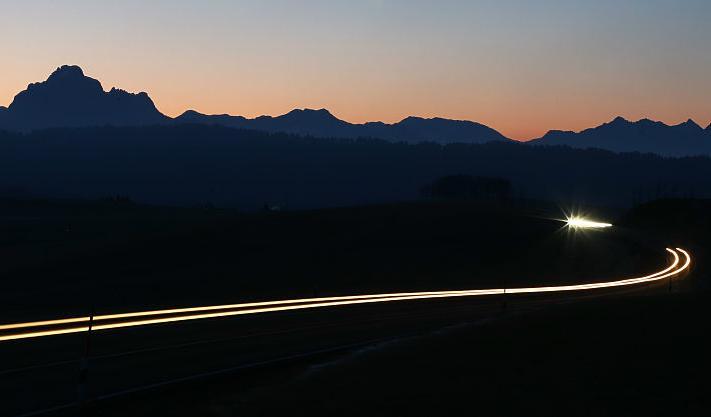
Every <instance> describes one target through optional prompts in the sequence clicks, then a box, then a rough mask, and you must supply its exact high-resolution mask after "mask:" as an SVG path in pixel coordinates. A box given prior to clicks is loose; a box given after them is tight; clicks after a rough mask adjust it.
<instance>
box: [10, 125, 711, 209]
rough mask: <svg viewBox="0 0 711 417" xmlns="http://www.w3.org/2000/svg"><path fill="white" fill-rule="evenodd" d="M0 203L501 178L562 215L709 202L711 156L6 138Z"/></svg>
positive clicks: (367, 199)
mask: <svg viewBox="0 0 711 417" xmlns="http://www.w3.org/2000/svg"><path fill="white" fill-rule="evenodd" d="M0 167H1V169H0V172H2V175H0V197H2V196H3V195H5V196H7V197H8V198H9V197H12V198H22V197H23V196H24V197H27V196H29V197H32V196H34V197H52V198H71V199H97V198H106V197H116V196H120V197H122V198H126V199H130V200H132V201H135V202H137V203H149V204H157V205H183V206H196V205H200V206H217V207H236V208H240V209H245V210H254V209H259V208H262V207H264V206H265V205H267V204H268V205H277V206H280V207H282V208H285V209H302V208H315V207H334V206H351V205H362V204H371V203H388V202H397V201H408V200H413V199H418V198H421V197H423V196H424V195H428V194H429V195H430V196H432V194H431V193H424V194H423V191H425V190H426V187H427V186H428V185H430V184H433V182H434V181H436V180H437V179H438V178H443V177H446V176H451V175H455V176H470V177H487V178H501V179H505V180H508V181H510V183H511V184H512V190H511V193H510V194H511V197H512V198H513V199H518V198H519V197H525V198H532V199H541V200H550V201H555V202H557V203H559V204H561V206H562V207H564V208H572V207H579V206H586V205H591V204H592V205H610V206H628V205H632V204H635V203H639V202H641V201H647V200H650V199H655V198H660V197H704V198H707V197H711V158H708V157H692V158H663V157H660V156H658V155H651V154H617V153H614V152H610V151H603V150H597V149H596V150H583V149H572V148H569V147H563V146H555V147H543V146H528V145H525V144H520V143H514V142H490V143H486V144H447V145H438V144H433V143H421V144H408V143H404V142H397V143H395V142H390V141H384V140H379V139H356V140H353V139H338V138H335V139H334V138H309V137H301V136H296V135H288V134H283V133H268V132H260V131H256V130H240V129H234V128H228V127H223V126H207V125H199V124H191V125H165V126H145V127H101V128H72V129H50V130H42V131H35V132H32V133H29V134H20V133H14V132H0ZM423 188H425V189H423Z"/></svg>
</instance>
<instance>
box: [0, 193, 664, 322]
mask: <svg viewBox="0 0 711 417" xmlns="http://www.w3.org/2000/svg"><path fill="white" fill-rule="evenodd" d="M605 216H606V218H608V217H614V216H612V215H607V213H605V215H603V217H605ZM562 217H563V214H562V212H561V210H560V209H558V208H557V207H551V206H546V205H541V204H532V203H527V204H523V203H518V204H509V205H496V204H474V203H472V204H466V203H458V204H457V203H447V204H445V203H442V204H438V203H403V204H399V205H388V206H370V207H361V208H344V209H329V210H317V211H304V212H278V213H254V214H242V213H238V212H232V211H227V210H219V209H167V208H156V207H142V206H134V205H131V204H128V203H121V202H94V203H71V202H64V203H62V202H59V203H57V202H54V203H49V202H24V203H20V202H5V203H4V204H3V205H2V207H1V208H0V258H2V259H3V262H2V264H0V274H1V276H2V277H3V291H2V292H0V306H1V307H0V309H2V314H3V317H4V318H5V320H4V321H5V322H7V321H11V320H16V319H17V320H24V319H27V318H30V319H34V318H45V317H58V316H68V315H84V314H87V313H88V312H89V311H91V309H92V308H93V309H94V310H95V311H96V312H97V313H102V312H117V311H131V310H140V309H145V308H160V307H174V306H199V305H210V304H221V303H232V302H239V301H245V300H261V299H274V298H282V297H287V298H290V297H295V296H321V295H331V294H338V295H347V294H355V293H377V292H391V291H418V290H444V289H476V288H487V287H499V286H516V285H521V286H527V285H534V284H560V283H572V282H584V281H593V280H599V279H608V278H617V277H621V276H635V275H637V274H639V273H642V272H647V271H654V270H657V269H658V267H660V266H661V265H664V264H665V263H666V262H667V258H666V255H665V253H664V251H663V249H664V245H665V243H661V242H660V243H659V244H657V243H654V244H650V243H649V242H645V241H644V240H643V239H641V236H639V235H637V234H636V233H635V232H633V231H630V230H626V229H625V228H619V229H612V230H610V231H605V232H599V233H570V232H569V231H568V230H566V229H564V228H563V227H562V226H563V223H561V222H559V221H555V220H551V219H555V218H562Z"/></svg>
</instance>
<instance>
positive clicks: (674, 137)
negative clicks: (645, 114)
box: [529, 117, 711, 156]
mask: <svg viewBox="0 0 711 417" xmlns="http://www.w3.org/2000/svg"><path fill="white" fill-rule="evenodd" d="M529 143H530V144H534V145H567V146H571V147H574V148H599V149H606V150H610V151H614V152H651V153H656V154H659V155H665V156H691V155H709V154H711V126H709V127H707V128H706V129H703V128H702V127H701V126H699V125H698V124H696V123H695V122H694V121H693V120H691V119H689V120H688V121H686V122H684V123H681V124H678V125H673V126H669V125H667V124H664V123H662V122H655V121H652V120H649V119H642V120H639V121H636V122H631V121H629V120H626V119H624V118H622V117H617V118H615V119H614V120H613V121H611V122H609V123H605V124H603V125H600V126H598V127H594V128H590V129H586V130H583V131H581V132H566V131H558V130H553V131H550V132H548V133H546V135H545V136H543V137H542V138H540V139H536V140H533V141H531V142H529Z"/></svg>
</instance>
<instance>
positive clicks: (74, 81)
mask: <svg viewBox="0 0 711 417" xmlns="http://www.w3.org/2000/svg"><path fill="white" fill-rule="evenodd" d="M163 124H174V125H181V124H202V125H219V126H224V127H231V128H237V129H247V130H257V131H264V132H269V133H288V134H295V135H299V136H311V137H317V138H377V139H384V140H387V141H391V142H407V143H419V142H436V143H440V144H447V143H485V142H490V141H504V142H506V141H509V140H508V139H507V138H506V137H505V136H503V135H502V134H501V133H499V132H498V131H496V130H494V129H492V128H490V127H488V126H485V125H483V124H480V123H476V122H472V121H467V120H451V119H444V118H439V117H435V118H422V117H414V116H410V117H406V118H405V119H403V120H401V121H400V122H397V123H392V124H389V123H383V122H366V123H362V124H358V123H349V122H347V121H344V120H341V119H339V118H337V117H336V116H334V115H333V114H331V113H330V112H329V111H328V110H326V109H318V110H314V109H308V108H306V109H295V110H292V111H290V112H288V113H286V114H284V115H281V116H259V117H256V118H253V119H249V118H246V117H242V116H232V115H228V114H217V115H206V114H202V113H199V112H197V111H195V110H188V111H186V112H185V113H183V114H181V115H180V116H178V117H176V118H170V117H168V116H166V115H164V114H162V113H161V112H160V111H158V109H157V108H156V107H155V104H154V103H153V101H152V100H151V98H150V97H149V96H148V94H147V93H145V92H140V93H136V94H134V93H129V92H127V91H125V90H122V89H119V88H115V87H114V88H112V89H111V90H109V91H108V92H106V91H104V89H103V87H102V85H101V83H100V82H99V81H98V80H96V79H94V78H91V77H88V76H86V75H85V74H84V71H83V70H82V69H81V68H80V67H78V66H72V65H64V66H61V67H59V68H57V69H56V70H55V71H54V72H53V73H52V74H51V75H50V76H49V77H48V78H47V80H46V81H43V82H38V83H32V84H30V85H28V86H27V89H26V90H24V91H22V92H20V93H19V94H17V96H15V98H14V100H13V101H12V103H11V104H10V105H9V106H8V107H7V108H5V107H0V129H3V130H10V131H21V132H28V131H33V130H40V129H46V128H63V127H100V126H146V125H163ZM529 143H531V144H536V145H567V146H571V147H575V148H600V149H605V150H610V151H614V152H651V153H656V154H660V155H665V156H687V155H711V125H709V126H708V127H706V128H705V129H704V128H702V127H701V126H700V125H699V124H697V123H696V122H694V121H693V120H691V119H689V120H687V121H686V122H684V123H680V124H677V125H671V126H670V125H667V124H665V123H662V122H658V121H653V120H649V119H641V120H638V121H636V122H631V121H629V120H627V119H625V118H623V117H616V118H614V119H613V120H612V121H610V122H608V123H604V124H602V125H600V126H597V127H593V128H590V129H586V130H583V131H581V132H572V131H560V130H551V131H549V132H548V133H546V135H544V136H543V137H541V138H539V139H535V140H533V141H531V142H529Z"/></svg>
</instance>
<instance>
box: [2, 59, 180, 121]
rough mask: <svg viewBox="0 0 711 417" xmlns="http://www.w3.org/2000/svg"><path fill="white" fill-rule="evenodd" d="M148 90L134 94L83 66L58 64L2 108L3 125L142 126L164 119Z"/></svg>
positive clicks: (166, 118)
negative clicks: (107, 88)
mask: <svg viewBox="0 0 711 417" xmlns="http://www.w3.org/2000/svg"><path fill="white" fill-rule="evenodd" d="M168 119H169V118H168V117H166V116H165V115H163V114H162V113H160V112H159V111H158V110H157V109H156V107H155V105H154V104H153V101H152V100H151V99H150V97H148V94H146V93H138V94H132V93H128V92H126V91H123V90H119V89H116V88H112V89H111V91H109V92H105V91H104V89H103V87H102V86H101V83H100V82H99V81H97V80H95V79H93V78H90V77H87V76H85V75H84V72H83V71H82V69H81V68H79V67H77V66H69V65H65V66H62V67H59V68H57V70H56V71H54V72H53V73H52V74H51V75H50V76H49V78H48V79H47V81H44V82H39V83H33V84H30V85H28V86H27V89H26V90H24V91H22V92H20V93H19V94H17V95H16V96H15V98H14V100H13V101H12V103H11V104H10V106H9V107H8V108H7V109H5V110H2V111H0V128H5V129H9V130H18V131H31V130H37V129H44V128H55V127H92V126H104V125H113V126H142V125H151V124H158V123H164V122H166V121H168Z"/></svg>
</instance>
